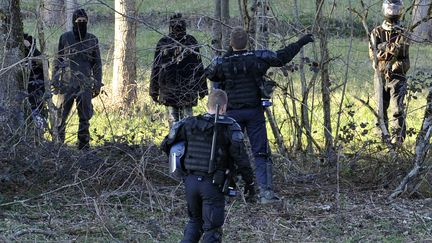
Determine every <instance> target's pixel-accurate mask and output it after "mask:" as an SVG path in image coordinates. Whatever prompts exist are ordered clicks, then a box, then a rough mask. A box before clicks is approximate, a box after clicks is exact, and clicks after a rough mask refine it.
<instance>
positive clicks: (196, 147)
mask: <svg viewBox="0 0 432 243" xmlns="http://www.w3.org/2000/svg"><path fill="white" fill-rule="evenodd" d="M213 127H214V117H213V116H210V115H204V116H197V117H196V118H195V119H194V120H193V121H191V124H190V125H188V126H187V128H186V136H187V138H188V139H187V146H186V154H185V159H184V166H185V169H186V170H189V171H201V172H208V171H209V163H210V153H211V146H212V137H213ZM225 130H226V127H225V125H223V124H220V125H218V138H217V148H216V161H215V162H216V163H215V165H214V168H212V170H213V171H214V170H216V169H218V168H221V166H223V163H221V161H225V160H226V158H225V156H226V154H228V151H226V147H227V146H225V140H224V139H223V137H224V136H226V133H225Z"/></svg>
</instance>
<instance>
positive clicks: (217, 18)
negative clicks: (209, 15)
mask: <svg viewBox="0 0 432 243" xmlns="http://www.w3.org/2000/svg"><path fill="white" fill-rule="evenodd" d="M214 3H215V12H214V21H213V26H212V30H213V38H212V46H213V49H214V51H215V55H217V56H220V54H221V50H222V24H221V21H222V20H221V0H215V2H214Z"/></svg>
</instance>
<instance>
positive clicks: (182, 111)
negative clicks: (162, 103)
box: [167, 106, 193, 127]
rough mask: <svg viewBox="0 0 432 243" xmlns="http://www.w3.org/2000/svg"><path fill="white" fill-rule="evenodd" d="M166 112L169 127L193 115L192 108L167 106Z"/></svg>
mask: <svg viewBox="0 0 432 243" xmlns="http://www.w3.org/2000/svg"><path fill="white" fill-rule="evenodd" d="M167 110H168V122H169V125H170V127H171V126H172V125H173V124H174V123H175V122H178V121H180V120H181V119H183V118H186V117H189V116H192V115H193V113H192V106H184V107H174V106H167Z"/></svg>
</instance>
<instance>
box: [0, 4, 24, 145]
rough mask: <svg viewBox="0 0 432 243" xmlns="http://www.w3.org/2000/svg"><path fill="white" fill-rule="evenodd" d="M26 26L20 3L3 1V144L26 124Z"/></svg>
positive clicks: (0, 38)
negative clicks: (21, 63) (24, 68)
mask: <svg viewBox="0 0 432 243" xmlns="http://www.w3.org/2000/svg"><path fill="white" fill-rule="evenodd" d="M23 49H24V47H23V23H22V19H21V12H20V1H19V0H0V60H2V62H1V66H0V85H1V88H0V140H1V141H2V142H3V141H5V139H6V137H7V134H10V133H11V132H12V133H15V131H16V129H18V127H19V126H20V125H23V123H24V112H23V110H24V109H23V103H24V102H23V101H24V99H25V95H24V94H25V92H24V89H25V87H26V85H25V83H24V79H23V78H22V76H23V73H22V70H21V69H20V65H19V62H20V61H21V60H22V58H23V53H22V50H23Z"/></svg>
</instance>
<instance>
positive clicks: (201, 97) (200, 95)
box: [198, 90, 208, 100]
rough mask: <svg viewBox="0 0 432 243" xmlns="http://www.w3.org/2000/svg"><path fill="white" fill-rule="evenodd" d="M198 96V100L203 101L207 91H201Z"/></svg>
mask: <svg viewBox="0 0 432 243" xmlns="http://www.w3.org/2000/svg"><path fill="white" fill-rule="evenodd" d="M198 95H199V98H200V100H202V99H204V97H206V95H208V92H207V90H206V91H202V92H199V94H198Z"/></svg>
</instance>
